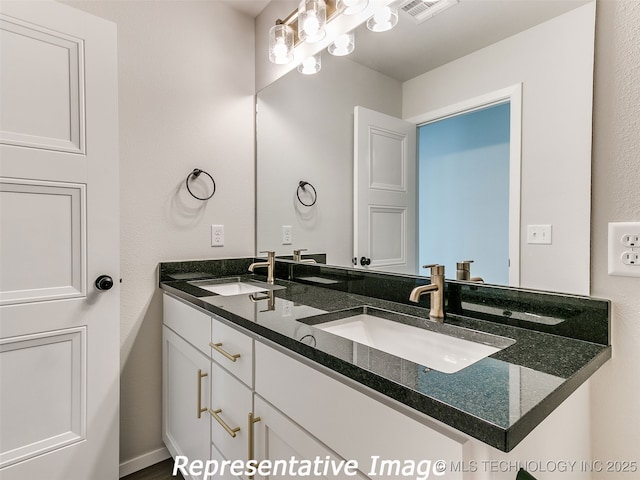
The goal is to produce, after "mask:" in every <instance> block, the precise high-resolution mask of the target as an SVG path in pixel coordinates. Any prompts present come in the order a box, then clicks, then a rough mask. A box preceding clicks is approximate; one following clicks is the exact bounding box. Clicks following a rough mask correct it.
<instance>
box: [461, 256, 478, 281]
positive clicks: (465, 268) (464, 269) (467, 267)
mask: <svg viewBox="0 0 640 480" xmlns="http://www.w3.org/2000/svg"><path fill="white" fill-rule="evenodd" d="M472 263H473V260H463V261H461V262H456V280H463V281H465V282H478V283H484V279H483V278H482V277H472V276H471V264H472Z"/></svg>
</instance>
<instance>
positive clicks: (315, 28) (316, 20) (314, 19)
mask: <svg viewBox="0 0 640 480" xmlns="http://www.w3.org/2000/svg"><path fill="white" fill-rule="evenodd" d="M326 23H327V4H326V3H325V1H324V0H301V2H300V5H299V6H298V38H299V39H300V40H301V41H303V42H307V43H316V42H319V41H320V40H322V39H323V38H324V37H325V35H326V31H325V29H324V27H325V25H326Z"/></svg>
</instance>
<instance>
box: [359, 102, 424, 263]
mask: <svg viewBox="0 0 640 480" xmlns="http://www.w3.org/2000/svg"><path fill="white" fill-rule="evenodd" d="M354 113H355V115H354V116H355V126H354V135H355V139H354V145H355V152H354V168H355V170H354V227H353V234H354V251H353V253H354V258H355V259H356V266H357V267H358V268H370V269H374V270H385V271H390V272H397V273H415V272H416V271H417V265H416V182H417V180H416V125H415V124H413V123H410V122H406V121H404V120H401V119H399V118H395V117H391V116H389V115H385V114H383V113H379V112H375V111H373V110H369V109H367V108H363V107H355V112H354Z"/></svg>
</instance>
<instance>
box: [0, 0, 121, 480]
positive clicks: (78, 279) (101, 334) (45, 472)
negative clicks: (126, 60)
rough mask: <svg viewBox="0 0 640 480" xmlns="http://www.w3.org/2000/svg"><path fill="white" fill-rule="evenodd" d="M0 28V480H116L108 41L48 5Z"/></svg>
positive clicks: (113, 160)
mask: <svg viewBox="0 0 640 480" xmlns="http://www.w3.org/2000/svg"><path fill="white" fill-rule="evenodd" d="M0 15H1V16H0V33H1V38H0V43H1V49H2V51H1V52H0V59H1V65H0V72H1V73H0V75H1V78H0V84H1V98H0V101H1V118H0V155H1V163H0V209H1V212H0V213H1V216H0V269H1V270H0V477H1V478H2V480H24V479H32V478H33V479H36V478H47V479H48V480H63V479H64V480H72V479H73V480H87V479H91V480H107V479H109V480H114V479H116V478H118V424H119V420H118V404H119V367H120V362H119V343H120V342H119V284H118V279H119V259H118V236H119V233H118V196H117V195H118V135H117V100H118V99H117V71H116V68H117V63H116V29H115V25H113V24H112V23H110V22H107V21H104V20H101V19H98V18H96V17H93V16H91V15H88V14H85V13H82V12H79V11H77V10H75V9H73V8H70V7H68V6H65V5H61V4H58V3H54V2H2V3H1V4H0ZM100 275H108V276H110V277H111V278H113V279H114V284H113V287H112V288H111V289H108V290H106V289H103V290H98V289H97V288H96V286H95V283H94V282H95V280H96V278H97V277H98V276H100ZM102 287H103V288H106V287H108V282H103V284H102Z"/></svg>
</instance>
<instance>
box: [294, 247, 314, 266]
mask: <svg viewBox="0 0 640 480" xmlns="http://www.w3.org/2000/svg"><path fill="white" fill-rule="evenodd" d="M306 251H307V249H306V248H298V249H297V250H294V251H293V261H294V262H300V263H316V261H315V260H314V259H313V258H302V252H306Z"/></svg>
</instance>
